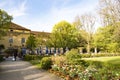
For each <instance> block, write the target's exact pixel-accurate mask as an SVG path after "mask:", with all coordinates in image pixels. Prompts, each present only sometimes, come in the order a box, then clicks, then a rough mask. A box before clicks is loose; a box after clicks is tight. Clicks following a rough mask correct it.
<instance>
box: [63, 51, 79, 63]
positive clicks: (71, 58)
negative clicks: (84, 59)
mask: <svg viewBox="0 0 120 80" xmlns="http://www.w3.org/2000/svg"><path fill="white" fill-rule="evenodd" d="M65 56H66V60H67V62H68V63H70V64H79V63H80V62H81V55H80V54H79V53H78V50H76V49H72V50H71V51H68V52H67V53H66V55H65Z"/></svg>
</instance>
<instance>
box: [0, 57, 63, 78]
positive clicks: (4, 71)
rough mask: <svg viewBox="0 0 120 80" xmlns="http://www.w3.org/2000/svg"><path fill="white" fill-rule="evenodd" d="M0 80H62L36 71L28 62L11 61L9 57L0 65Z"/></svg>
mask: <svg viewBox="0 0 120 80" xmlns="http://www.w3.org/2000/svg"><path fill="white" fill-rule="evenodd" d="M0 80H62V79H61V78H59V77H57V76H55V75H54V74H50V73H48V72H46V71H44V70H38V69H37V68H36V67H35V66H32V65H31V64H30V63H29V62H26V61H21V60H20V59H19V60H18V59H17V61H12V58H11V57H9V58H8V59H6V60H5V61H4V62H1V63H0Z"/></svg>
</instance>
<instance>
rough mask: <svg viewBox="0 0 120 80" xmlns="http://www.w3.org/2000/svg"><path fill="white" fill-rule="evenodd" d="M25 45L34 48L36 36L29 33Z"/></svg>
mask: <svg viewBox="0 0 120 80" xmlns="http://www.w3.org/2000/svg"><path fill="white" fill-rule="evenodd" d="M26 46H27V47H28V48H29V49H34V48H35V47H36V38H35V37H34V36H33V35H30V36H29V37H28V39H27V42H26Z"/></svg>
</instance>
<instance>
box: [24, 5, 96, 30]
mask: <svg viewBox="0 0 120 80" xmlns="http://www.w3.org/2000/svg"><path fill="white" fill-rule="evenodd" d="M96 5H97V4H96V3H95V4H92V6H91V4H89V5H88V4H86V6H84V5H80V4H77V5H74V6H69V7H67V6H66V7H61V8H57V7H56V6H53V7H52V8H51V10H50V12H49V13H48V14H45V16H42V17H41V16H38V17H37V18H36V19H33V18H31V21H28V22H26V23H25V24H26V25H25V26H29V28H30V29H31V30H35V31H45V32H51V31H52V28H53V26H54V25H55V24H56V23H58V22H60V21H62V20H66V21H68V22H70V23H72V22H73V21H74V18H75V16H77V15H82V14H84V13H86V12H95V7H96ZM27 23H28V24H27Z"/></svg>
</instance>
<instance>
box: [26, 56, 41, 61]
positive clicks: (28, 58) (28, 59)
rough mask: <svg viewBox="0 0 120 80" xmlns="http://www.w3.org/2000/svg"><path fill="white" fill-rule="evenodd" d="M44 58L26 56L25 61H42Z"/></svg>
mask: <svg viewBox="0 0 120 80" xmlns="http://www.w3.org/2000/svg"><path fill="white" fill-rule="evenodd" d="M42 57H43V56H40V55H39V56H38V55H25V57H24V60H26V61H30V60H37V59H38V60H41V59H42Z"/></svg>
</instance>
